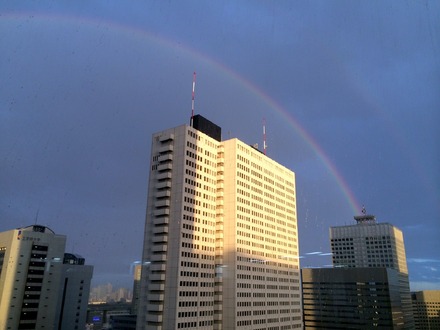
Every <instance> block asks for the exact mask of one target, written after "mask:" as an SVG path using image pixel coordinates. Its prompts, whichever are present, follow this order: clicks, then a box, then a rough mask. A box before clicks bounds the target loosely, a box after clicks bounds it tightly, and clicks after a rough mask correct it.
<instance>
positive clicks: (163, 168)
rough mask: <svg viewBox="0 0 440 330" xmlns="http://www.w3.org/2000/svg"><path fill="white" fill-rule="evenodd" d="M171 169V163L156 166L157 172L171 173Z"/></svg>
mask: <svg viewBox="0 0 440 330" xmlns="http://www.w3.org/2000/svg"><path fill="white" fill-rule="evenodd" d="M172 169H173V164H172V163H164V164H159V165H157V170H158V171H159V172H163V171H171V170H172Z"/></svg>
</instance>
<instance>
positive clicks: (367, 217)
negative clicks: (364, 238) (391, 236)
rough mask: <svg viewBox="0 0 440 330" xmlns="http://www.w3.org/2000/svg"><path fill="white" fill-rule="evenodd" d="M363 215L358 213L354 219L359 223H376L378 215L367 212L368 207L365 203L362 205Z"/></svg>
mask: <svg viewBox="0 0 440 330" xmlns="http://www.w3.org/2000/svg"><path fill="white" fill-rule="evenodd" d="M361 212H362V215H357V216H355V217H354V219H355V220H356V221H357V224H358V225H359V224H374V223H376V217H375V216H374V215H372V214H368V213H367V209H366V208H365V206H364V205H362V211H361Z"/></svg>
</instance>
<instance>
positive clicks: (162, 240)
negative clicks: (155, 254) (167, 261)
mask: <svg viewBox="0 0 440 330" xmlns="http://www.w3.org/2000/svg"><path fill="white" fill-rule="evenodd" d="M152 241H153V243H166V242H168V235H154V236H153V240H152ZM154 247H155V246H154V245H153V251H166V249H157V250H154Z"/></svg>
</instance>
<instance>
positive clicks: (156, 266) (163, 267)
mask: <svg viewBox="0 0 440 330" xmlns="http://www.w3.org/2000/svg"><path fill="white" fill-rule="evenodd" d="M166 269H167V267H166V265H165V264H162V263H157V264H151V265H150V270H152V271H162V272H164V271H165V270H166Z"/></svg>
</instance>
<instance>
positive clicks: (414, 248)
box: [0, 1, 440, 290]
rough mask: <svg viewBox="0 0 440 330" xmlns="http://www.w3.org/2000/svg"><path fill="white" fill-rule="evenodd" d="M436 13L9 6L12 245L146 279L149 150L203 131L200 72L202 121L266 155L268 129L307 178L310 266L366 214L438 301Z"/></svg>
mask: <svg viewBox="0 0 440 330" xmlns="http://www.w3.org/2000/svg"><path fill="white" fill-rule="evenodd" d="M438 6H439V4H438V3H437V2H433V1H426V2H420V3H419V2H407V3H404V4H403V3H401V4H393V3H387V4H383V3H380V2H371V3H370V2H362V3H359V4H352V3H350V2H343V1H334V2H329V3H327V2H325V1H323V2H319V1H318V2H316V3H315V4H304V3H295V2H290V1H289V2H287V1H286V2H277V3H275V2H274V3H265V2H258V1H257V2H243V3H241V4H232V3H228V2H225V3H219V4H209V5H208V4H200V3H199V4H196V3H194V2H192V3H190V4H185V5H184V4H180V3H178V2H177V1H170V2H168V3H166V4H165V3H163V4H152V3H144V2H138V1H134V2H132V3H131V4H130V6H123V5H120V4H118V3H116V2H101V1H96V2H94V3H93V4H82V5H79V4H70V3H59V4H54V3H52V2H50V1H47V2H44V1H43V2H41V3H39V4H38V5H36V4H35V3H33V2H31V1H23V2H20V3H15V2H4V3H2V4H1V5H0V12H1V16H0V31H1V32H0V40H1V41H2V44H5V45H8V47H6V49H5V50H4V52H2V54H0V68H1V70H2V72H4V77H5V79H4V80H3V83H2V88H1V89H0V96H1V100H2V103H1V104H0V115H1V118H2V121H1V123H0V155H1V156H2V157H1V160H0V166H1V168H2V173H1V174H0V187H1V189H0V218H1V223H0V231H5V230H11V229H13V228H17V227H21V226H26V225H30V224H32V223H39V224H43V225H47V226H48V227H50V228H53V230H54V231H55V232H60V233H64V234H66V235H68V236H69V242H68V246H67V250H68V251H70V252H72V251H73V252H77V253H79V254H81V255H86V256H87V260H88V263H89V264H91V265H95V276H94V281H96V282H100V283H102V282H104V283H105V282H107V281H108V280H111V282H113V283H114V282H115V281H118V279H119V278H125V279H126V280H127V281H131V280H132V275H130V272H129V269H130V265H131V263H132V262H134V261H136V260H140V257H141V251H142V233H143V229H144V228H143V227H144V213H145V207H146V188H145V187H146V184H147V180H148V176H147V174H148V166H149V164H148V155H149V148H150V144H149V141H150V137H151V135H152V133H153V132H156V131H158V130H161V129H165V128H167V127H172V126H175V125H177V124H181V123H182V122H188V121H189V116H190V112H191V83H192V73H193V71H197V84H196V96H195V107H196V112H198V113H200V114H202V115H204V116H206V117H207V118H209V119H210V120H212V121H213V122H215V123H217V124H218V125H220V126H221V127H223V130H224V134H223V135H224V136H223V138H224V139H227V138H229V137H237V138H239V139H241V140H243V141H245V142H246V143H249V144H254V143H259V145H260V148H261V146H262V144H263V141H262V135H263V133H262V121H263V118H264V119H265V121H266V131H267V144H268V148H267V153H268V156H269V157H271V158H273V159H274V160H276V161H277V162H279V163H280V164H282V165H284V166H286V167H287V168H289V169H291V170H292V171H294V172H295V173H296V176H297V194H298V226H299V243H300V254H301V255H302V257H303V258H302V259H301V266H302V267H307V266H310V267H313V266H326V265H329V264H331V256H330V255H329V253H330V246H329V243H328V230H329V227H330V226H336V225H344V224H350V223H352V217H353V215H356V214H359V213H360V212H361V209H360V208H361V206H362V205H363V204H364V205H365V206H366V208H367V209H368V211H369V212H371V213H373V214H375V215H376V216H377V219H378V222H379V223H382V222H390V223H393V224H394V225H395V226H396V227H398V228H400V229H401V230H402V232H403V235H404V238H405V243H406V250H407V260H408V268H409V276H410V281H411V283H412V286H411V290H422V289H439V288H440V284H439V283H440V275H439V267H440V259H439V258H438V256H437V254H438V251H439V248H440V247H439V244H440V243H439V242H438V236H439V234H440V232H439V220H440V219H439V214H440V212H439V196H440V193H439V172H438V168H440V164H439V150H440V148H439V141H440V138H439V133H438V129H437V127H436V124H437V123H438V122H439V113H438V111H437V110H438V109H439V108H440V96H439V94H438V87H439V86H440V81H439V80H440V79H439V75H440V63H439V60H438V58H439V56H438V54H439V53H440V48H439V43H438V40H440V38H439V35H440V18H439V12H440V10H439V8H438ZM86 13H87V14H86ZM339 18H343V19H339ZM166 22H172V23H166ZM244 123H246V125H244ZM422 237H423V239H421V238H422ZM103 256H108V257H107V258H103ZM115 265H116V266H115Z"/></svg>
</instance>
